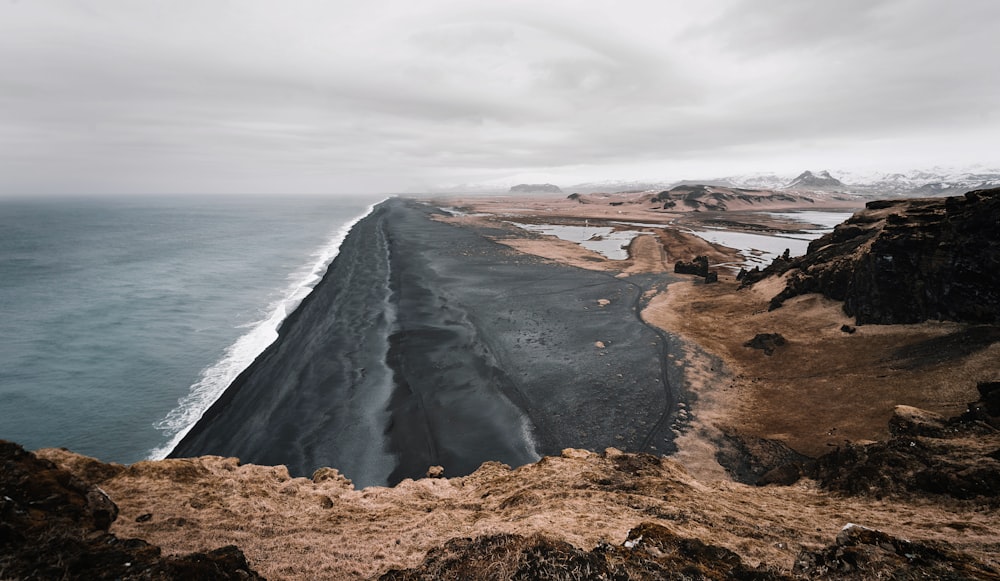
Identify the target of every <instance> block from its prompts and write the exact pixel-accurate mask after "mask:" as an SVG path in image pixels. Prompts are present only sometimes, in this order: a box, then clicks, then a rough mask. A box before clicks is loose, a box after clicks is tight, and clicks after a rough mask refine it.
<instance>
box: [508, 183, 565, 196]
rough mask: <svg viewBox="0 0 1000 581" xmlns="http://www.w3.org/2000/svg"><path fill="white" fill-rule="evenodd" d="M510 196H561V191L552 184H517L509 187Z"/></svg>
mask: <svg viewBox="0 0 1000 581" xmlns="http://www.w3.org/2000/svg"><path fill="white" fill-rule="evenodd" d="M510 193H512V194H561V193H563V191H562V189H560V188H559V186H556V185H553V184H517V185H516V186H511V188H510Z"/></svg>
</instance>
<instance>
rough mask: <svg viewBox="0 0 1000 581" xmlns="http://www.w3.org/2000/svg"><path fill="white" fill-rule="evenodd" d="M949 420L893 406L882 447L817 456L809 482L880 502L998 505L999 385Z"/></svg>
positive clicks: (987, 386) (986, 388)
mask: <svg viewBox="0 0 1000 581" xmlns="http://www.w3.org/2000/svg"><path fill="white" fill-rule="evenodd" d="M979 393H980V396H981V397H980V400H979V401H977V402H974V403H971V404H969V406H968V410H967V411H966V412H965V413H964V414H962V415H960V416H958V417H956V418H951V419H945V418H943V417H941V416H939V415H937V414H934V413H931V412H928V411H924V410H920V409H917V408H913V407H909V406H897V407H896V409H895V412H894V414H893V417H892V419H891V420H890V422H889V429H890V434H891V437H890V438H889V440H887V441H885V442H875V443H867V444H865V443H847V444H845V445H844V446H841V447H839V448H838V449H836V450H834V451H832V452H830V453H828V454H824V455H823V456H820V457H819V458H818V459H817V460H816V462H815V464H814V466H813V467H812V469H811V472H812V476H813V477H814V478H815V479H816V480H818V481H819V483H820V484H821V485H822V486H824V487H825V488H828V489H831V490H836V491H840V492H846V493H849V494H859V495H868V496H875V497H883V496H889V495H900V494H909V493H924V494H928V493H929V494H935V495H945V496H951V497H954V498H960V499H975V498H978V499H981V500H986V501H987V502H988V503H990V504H993V505H998V504H1000V405H998V403H1000V402H998V401H997V400H998V399H1000V382H986V383H980V384H979Z"/></svg>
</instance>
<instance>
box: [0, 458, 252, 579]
mask: <svg viewBox="0 0 1000 581" xmlns="http://www.w3.org/2000/svg"><path fill="white" fill-rule="evenodd" d="M0 468H2V469H0V576H3V577H4V578H5V579H7V578H10V579H261V577H260V576H259V575H257V573H255V572H254V570H253V569H251V568H250V565H249V564H248V563H247V560H246V557H245V556H244V555H243V553H242V552H241V551H240V550H239V549H237V548H236V547H233V546H227V547H223V548H221V549H216V550H214V551H210V552H207V553H192V554H190V555H185V556H182V557H173V556H168V557H163V556H162V555H161V553H160V548H159V547H155V546H153V545H150V544H149V543H147V542H146V541H143V540H140V539H119V538H118V537H116V536H115V535H113V534H110V533H108V532H107V530H108V527H109V526H110V525H111V523H112V522H113V521H114V520H115V519H116V518H117V516H118V507H117V506H116V505H115V503H114V502H112V500H111V499H110V498H108V496H107V494H105V493H104V491H102V490H101V489H100V488H98V487H97V486H94V485H92V484H89V483H87V482H84V481H83V480H80V479H79V478H77V477H75V476H73V475H71V474H70V473H69V472H67V471H65V470H62V469H60V468H57V467H56V466H55V465H54V464H53V463H52V462H50V461H48V460H43V459H41V458H38V457H36V456H35V455H34V454H32V453H31V452H27V451H25V450H24V449H23V448H21V447H20V446H18V445H17V444H14V443H11V442H5V441H2V440H0Z"/></svg>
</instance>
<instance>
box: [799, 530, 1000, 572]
mask: <svg viewBox="0 0 1000 581" xmlns="http://www.w3.org/2000/svg"><path fill="white" fill-rule="evenodd" d="M792 573H793V575H794V576H795V577H797V578H804V579H828V580H831V581H833V580H839V579H843V580H845V581H847V580H854V579H1000V572H998V571H997V570H996V569H994V568H992V567H989V566H987V565H985V564H983V563H980V562H977V561H976V560H974V559H970V558H969V557H968V555H963V554H962V553H960V552H958V551H956V550H954V549H953V548H952V547H950V546H949V545H948V544H946V543H940V542H933V541H925V542H911V541H908V540H906V539H901V538H899V537H895V536H893V535H890V534H888V533H885V532H883V531H879V530H875V529H871V528H868V527H864V526H860V525H856V524H852V523H848V524H847V525H845V526H844V528H843V530H841V531H840V534H838V535H837V540H836V543H834V544H833V545H831V546H829V547H825V548H823V549H820V550H817V551H808V550H806V551H802V552H801V553H800V554H799V556H798V558H796V559H795V567H794V569H793V570H792Z"/></svg>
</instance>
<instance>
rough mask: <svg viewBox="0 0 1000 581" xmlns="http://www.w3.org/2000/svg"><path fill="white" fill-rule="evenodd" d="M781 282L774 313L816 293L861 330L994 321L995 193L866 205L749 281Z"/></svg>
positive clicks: (998, 284)
mask: <svg viewBox="0 0 1000 581" xmlns="http://www.w3.org/2000/svg"><path fill="white" fill-rule="evenodd" d="M769 276H783V277H785V278H784V289H783V290H782V291H781V292H780V293H779V294H777V295H776V296H775V297H774V298H773V300H772V303H771V308H778V307H780V306H781V304H782V303H783V302H784V301H786V300H788V299H789V298H792V297H795V296H798V295H802V294H806V293H821V294H823V295H825V296H827V297H829V298H832V299H835V300H840V301H844V312H846V313H847V314H848V315H851V316H853V317H855V318H856V320H857V323H858V324H867V323H876V324H894V323H916V322H920V321H926V320H950V321H963V322H969V323H996V322H997V321H1000V188H995V189H990V190H976V191H972V192H969V193H967V194H965V195H964V196H957V197H951V198H923V199H909V200H892V201H877V202H869V203H868V204H867V205H866V207H865V210H863V211H861V212H858V213H857V214H855V215H854V216H853V217H851V218H850V219H849V220H847V221H846V222H844V223H843V224H841V225H839V226H837V227H836V228H835V229H834V231H833V232H831V233H829V234H827V235H825V236H823V237H822V238H819V239H818V240H815V241H813V242H812V243H810V244H809V251H808V253H807V254H805V255H804V256H802V257H797V258H792V259H790V260H782V259H779V260H776V261H775V263H774V264H772V265H771V266H769V267H768V268H766V269H765V270H763V271H761V272H760V273H752V274H751V275H750V276H749V277H747V279H746V280H745V283H744V284H745V285H750V284H754V283H756V282H758V281H760V280H763V279H764V278H767V277H769Z"/></svg>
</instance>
